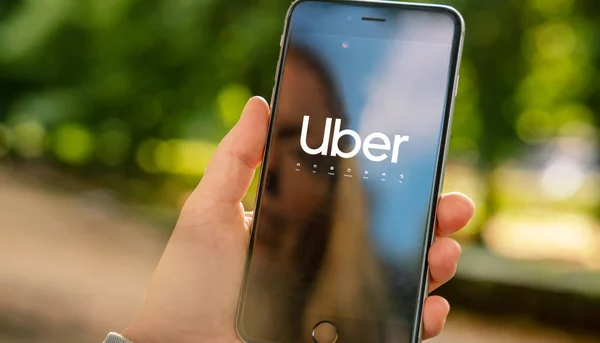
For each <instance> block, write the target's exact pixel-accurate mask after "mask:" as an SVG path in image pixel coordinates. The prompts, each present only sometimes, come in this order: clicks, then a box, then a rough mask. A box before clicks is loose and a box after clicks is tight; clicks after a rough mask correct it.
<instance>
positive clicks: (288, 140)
mask: <svg viewBox="0 0 600 343" xmlns="http://www.w3.org/2000/svg"><path fill="white" fill-rule="evenodd" d="M333 101H334V98H333V89H331V86H330V85H329V84H328V83H327V82H326V79H325V77H324V75H323V74H322V73H321V72H320V71H319V67H318V65H316V62H315V61H313V60H311V59H310V58H308V57H306V56H305V55H304V54H302V53H300V52H297V51H296V50H295V49H293V48H290V50H288V53H287V57H286V62H285V65H284V70H283V79H282V84H281V86H280V94H279V97H278V103H277V110H276V111H275V113H274V116H275V117H274V120H275V123H274V131H273V136H272V142H271V146H270V150H269V152H268V154H269V156H268V165H267V166H266V168H267V170H266V183H265V188H264V189H263V193H262V199H261V206H260V213H259V216H258V218H257V220H258V223H257V231H256V240H255V244H254V247H253V258H252V265H251V269H252V270H253V272H252V275H250V276H249V277H250V278H252V279H253V281H251V282H250V288H249V289H248V292H249V293H248V308H249V309H250V311H252V312H253V314H254V316H253V317H254V318H253V320H255V321H256V323H255V324H253V325H252V326H254V329H258V330H259V331H262V332H263V333H262V334H263V335H266V336H273V335H281V334H282V333H281V332H280V333H279V334H275V333H273V331H272V330H276V329H275V328H272V327H270V325H269V324H268V322H269V321H274V320H275V319H276V318H279V321H280V322H281V320H282V319H281V318H282V317H283V318H287V319H288V320H289V323H290V324H289V325H287V327H288V329H286V330H288V331H289V330H293V329H291V328H292V327H294V326H295V325H299V324H301V322H302V321H301V320H300V316H301V312H302V311H303V306H304V305H305V302H306V300H307V298H308V295H309V292H310V289H311V286H312V285H313V284H314V280H315V277H316V274H317V273H318V270H319V267H320V265H321V263H322V259H323V256H324V253H325V250H326V246H327V240H328V237H329V234H330V230H331V217H332V207H333V199H334V189H335V183H336V177H335V176H332V175H328V174H327V172H328V171H329V169H330V167H332V166H333V167H334V170H336V169H337V165H336V162H335V159H334V158H332V157H328V156H321V155H319V156H312V155H308V154H306V153H305V152H304V151H302V148H301V147H300V133H301V129H302V119H303V116H304V115H309V116H310V127H309V131H308V136H307V143H308V145H309V146H311V147H318V146H320V145H321V143H322V142H323V131H324V127H325V119H326V118H328V117H329V118H339V117H340V114H339V113H334V112H338V111H337V110H336V109H335V107H334V106H332V103H333ZM298 163H300V167H298V166H297V164H298ZM315 165H316V173H313V170H315V168H314V167H313V166H315ZM296 169H299V171H297V170H296ZM273 298H278V299H281V300H279V301H277V302H272V301H271V299H273ZM284 299H285V300H284ZM282 300H284V301H282ZM269 318H270V320H269ZM265 330H267V331H270V332H271V334H268V333H266V332H265ZM279 330H283V329H282V328H279ZM284 335H288V336H290V335H293V334H291V333H290V332H286V333H285V334H284ZM273 338H275V337H274V336H273ZM278 338H281V339H277V341H281V340H284V341H285V340H289V339H283V338H282V337H281V336H279V337H278ZM274 340H275V339H274Z"/></svg>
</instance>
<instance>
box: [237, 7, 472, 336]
mask: <svg viewBox="0 0 600 343" xmlns="http://www.w3.org/2000/svg"><path fill="white" fill-rule="evenodd" d="M460 31H461V26H460V23H459V22H458V19H457V17H456V16H455V15H453V12H451V11H449V10H446V9H431V8H425V7H411V6H408V7H407V6H397V5H396V6H391V5H387V6H382V5H377V4H374V5H364V4H363V5H361V4H349V3H340V2H331V3H328V2H301V3H300V4H298V5H296V7H295V8H294V10H293V11H292V12H291V15H290V18H289V25H288V30H287V32H286V34H287V37H286V40H285V45H284V47H283V50H282V62H281V72H280V75H279V76H280V77H279V79H278V80H279V82H278V84H277V87H276V89H275V93H274V103H273V114H272V116H273V118H272V123H271V131H270V139H269V143H268V145H267V149H266V159H265V164H264V166H263V174H262V182H261V184H260V187H259V198H258V201H257V208H256V218H255V223H254V232H253V237H252V240H251V247H250V249H251V250H250V255H249V262H248V266H247V271H246V272H247V273H246V279H245V286H244V291H243V294H242V303H241V307H240V315H239V318H238V319H239V320H238V329H239V331H240V333H241V335H242V337H243V338H244V339H245V340H247V341H250V342H282V343H283V342H312V338H311V334H312V333H313V329H314V327H315V325H316V324H317V323H320V322H323V321H328V322H330V323H332V324H334V325H335V327H336V328H337V335H338V336H339V340H338V341H340V342H361V343H364V342H391V341H393V342H399V343H402V342H411V341H412V340H413V338H414V337H415V330H417V329H418V323H419V320H420V313H419V309H420V302H421V301H422V296H423V294H422V291H423V288H424V287H425V280H426V267H425V266H426V263H425V255H426V248H427V247H428V244H429V240H430V236H431V227H432V225H433V223H432V221H433V216H432V210H433V209H434V207H435V204H436V201H437V192H438V183H439V179H440V177H441V173H442V157H443V155H444V148H445V145H444V143H445V139H446V135H447V134H448V133H447V127H448V125H449V117H450V112H451V109H450V107H451V106H449V104H450V103H451V100H452V95H453V94H452V87H451V85H452V82H454V73H455V70H456V67H457V66H456V65H457V63H458V49H459V44H458V43H459V41H460V34H461V32H460ZM320 343H327V342H320Z"/></svg>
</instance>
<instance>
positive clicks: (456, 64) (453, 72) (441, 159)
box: [235, 0, 465, 343]
mask: <svg viewBox="0 0 600 343" xmlns="http://www.w3.org/2000/svg"><path fill="white" fill-rule="evenodd" d="M305 2H322V3H342V4H349V5H362V6H367V7H382V6H384V7H401V8H402V7H404V8H409V9H422V10H427V11H442V12H446V13H447V14H449V15H450V16H451V17H452V18H453V20H454V24H455V31H454V37H453V40H452V52H451V56H450V59H451V61H450V70H449V73H448V85H449V86H448V89H447V94H446V99H449V101H446V107H445V109H444V117H443V123H442V130H441V131H442V132H441V136H440V146H439V149H438V157H437V161H436V170H435V175H434V180H433V187H432V192H431V202H430V205H429V206H430V208H429V214H428V219H427V230H426V233H425V235H426V237H425V248H424V249H423V256H422V265H421V270H422V273H421V280H420V283H419V292H418V296H417V306H416V313H415V319H414V323H413V329H412V337H411V343H417V342H421V338H422V337H421V336H422V312H423V304H424V302H425V299H426V297H427V294H428V293H427V290H428V288H429V266H428V263H427V258H428V255H429V247H430V246H431V244H432V243H433V241H434V239H435V234H434V228H435V222H436V212H437V205H438V202H439V198H440V192H441V189H442V187H443V180H444V172H445V167H446V156H447V154H448V146H449V140H450V133H451V127H452V117H453V112H454V104H455V101H456V93H457V92H456V90H457V87H458V84H457V81H458V77H459V70H460V62H461V57H462V51H463V45H464V35H465V22H464V19H463V17H462V15H461V14H460V12H458V11H457V10H456V9H455V8H453V7H451V6H446V5H435V4H420V3H406V2H392V1H363V0H297V1H294V2H293V3H292V4H291V6H290V7H289V9H288V11H287V14H286V18H285V22H284V29H283V34H282V39H281V41H280V43H281V44H280V45H281V46H280V51H279V58H278V62H277V68H276V72H275V84H274V87H273V92H272V94H271V101H270V108H271V118H270V120H269V127H268V131H267V141H266V144H265V149H264V154H263V161H262V164H261V170H260V174H259V179H258V187H257V195H256V200H255V203H254V211H255V212H254V221H253V223H252V229H251V231H250V240H249V245H248V250H247V254H246V261H245V265H244V275H243V279H242V285H241V288H240V294H239V300H238V306H237V312H236V323H235V327H236V332H237V334H238V336H239V338H240V339H241V340H242V341H243V342H246V343H282V342H269V341H252V340H248V339H247V338H246V337H245V336H244V334H243V329H242V315H243V306H244V302H245V296H246V294H245V293H246V283H247V276H248V272H249V268H250V263H251V261H252V248H253V244H254V237H255V230H256V226H257V223H258V218H259V217H260V213H259V209H260V202H261V198H262V193H263V189H264V181H265V173H266V170H267V168H266V166H267V163H268V156H269V149H270V146H271V141H272V134H273V127H274V116H275V115H276V114H275V113H274V109H275V108H276V107H277V98H278V95H279V94H278V93H279V87H280V84H281V77H282V73H283V70H282V65H283V61H284V60H285V53H286V50H287V46H288V42H289V37H290V28H291V25H290V24H291V18H292V15H293V12H294V10H295V9H296V7H297V6H298V5H299V4H301V3H305Z"/></svg>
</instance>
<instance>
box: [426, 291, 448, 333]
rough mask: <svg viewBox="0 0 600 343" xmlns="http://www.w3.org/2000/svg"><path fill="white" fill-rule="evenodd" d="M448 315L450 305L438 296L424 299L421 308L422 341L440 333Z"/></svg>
mask: <svg viewBox="0 0 600 343" xmlns="http://www.w3.org/2000/svg"><path fill="white" fill-rule="evenodd" d="M448 313H450V304H449V303H448V301H446V299H444V298H442V297H439V296H431V297H428V298H427V299H425V305H424V306H423V339H429V338H432V337H435V336H437V335H439V334H440V332H442V329H443V328H444V325H445V324H446V318H447V317H448Z"/></svg>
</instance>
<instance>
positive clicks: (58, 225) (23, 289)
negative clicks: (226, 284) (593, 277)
mask: <svg viewBox="0 0 600 343" xmlns="http://www.w3.org/2000/svg"><path fill="white" fill-rule="evenodd" d="M94 199H97V197H90V196H87V195H76V194H73V193H60V192H56V191H49V190H46V189H44V188H43V187H41V186H40V185H38V184H37V183H36V182H32V181H24V180H23V179H17V178H15V177H14V176H11V175H10V174H9V173H7V172H3V171H2V170H1V169H0V342H11V343H33V342H45V343H53V342H61V343H80V342H99V341H101V340H102V339H103V337H104V335H105V333H106V332H108V331H110V330H113V331H119V330H122V329H123V328H124V327H125V326H126V325H127V323H128V321H129V320H131V319H132V318H133V316H134V315H135V312H136V310H137V308H138V307H139V306H140V304H141V302H142V297H143V292H144V289H145V285H146V282H147V280H148V278H149V277H150V275H151V273H152V270H153V268H154V266H155V264H156V263H157V261H158V259H159V257H160V254H161V252H162V249H163V246H164V244H165V243H166V237H164V236H161V235H159V234H158V231H157V230H156V229H155V228H153V227H151V225H149V224H145V223H144V220H142V219H141V218H135V217H134V216H133V215H132V214H131V213H129V212H127V211H126V210H125V209H124V208H122V207H120V206H119V205H118V204H111V203H110V202H107V201H99V200H94ZM117 280H118V281H117ZM59 332H60V333H61V334H68V335H69V339H67V340H64V339H63V340H59V339H58V333H59ZM430 342H432V343H506V342H511V343H518V342H524V343H538V342H539V343H542V342H543V343H571V342H577V343H588V342H589V343H591V342H593V341H592V340H585V339H584V338H568V337H566V336H565V335H562V334H561V333H557V332H551V331H548V329H545V328H544V329H538V328H535V327H533V326H530V325H526V324H522V325H508V324H506V323H504V322H500V323H495V322H493V321H491V320H489V319H488V320H486V319H480V318H477V317H476V316H473V315H467V314H456V313H453V314H452V316H451V318H450V320H449V322H448V323H447V327H446V331H445V332H444V333H443V335H442V336H441V337H439V338H437V339H434V340H431V341H430Z"/></svg>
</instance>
